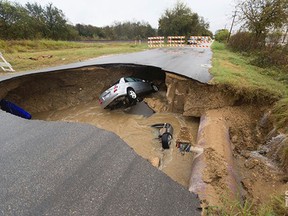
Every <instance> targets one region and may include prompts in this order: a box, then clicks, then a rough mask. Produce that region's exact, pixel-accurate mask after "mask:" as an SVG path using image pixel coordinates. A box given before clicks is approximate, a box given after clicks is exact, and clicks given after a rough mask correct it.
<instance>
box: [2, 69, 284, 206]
mask: <svg viewBox="0 0 288 216" xmlns="http://www.w3.org/2000/svg"><path fill="white" fill-rule="evenodd" d="M122 76H136V77H139V78H143V79H147V78H148V79H150V80H151V81H153V82H154V83H155V84H157V85H158V86H159V87H160V91H159V92H158V93H154V94H152V95H149V96H148V97H146V98H145V100H144V101H145V102H146V103H147V104H148V105H149V107H150V108H152V109H153V110H154V111H155V114H153V115H152V116H150V117H145V116H143V115H139V114H138V115H137V114H136V115H132V114H129V113H127V111H126V110H124V109H118V110H113V111H109V110H103V109H101V108H100V107H99V105H98V96H99V94H100V93H101V92H102V91H103V90H104V89H106V88H107V87H109V86H110V85H111V84H112V83H113V82H115V81H116V80H117V79H119V78H120V77H122ZM0 98H5V99H8V100H10V101H12V102H14V103H16V104H18V105H20V106H21V107H23V108H25V109H26V110H27V111H29V112H31V113H32V114H33V118H34V119H43V120H49V121H55V120H57V121H71V122H85V123H89V124H92V125H95V126H97V127H100V128H103V129H106V130H109V131H113V132H114V133H116V134H117V135H118V136H120V137H121V138H122V139H123V140H124V141H125V142H127V144H129V145H130V146H131V148H133V149H134V150H135V151H136V152H137V153H138V154H139V155H141V156H142V157H143V158H145V159H147V160H149V161H150V162H151V163H152V164H154V165H155V166H156V167H158V168H159V169H161V170H162V171H163V172H165V173H166V174H167V175H168V176H170V177H171V178H172V179H174V180H175V181H177V182H179V183H180V184H182V185H183V186H185V187H187V188H188V186H189V185H191V184H192V185H193V184H195V182H189V181H190V175H191V174H193V173H191V172H192V170H195V168H193V164H195V161H196V162H197V160H198V161H199V160H200V162H201V163H202V164H204V165H205V166H203V167H201V166H198V170H197V169H196V171H195V172H198V173H199V175H197V176H196V177H195V178H196V179H197V178H198V180H200V179H201V181H202V183H203V184H204V185H205V186H206V187H207V188H208V189H209V193H208V194H206V195H208V198H207V199H206V198H205V199H206V200H203V202H205V203H206V204H207V205H216V204H217V205H218V204H220V205H221V200H220V199H219V197H223V196H226V197H229V195H227V193H228V194H229V193H231V187H230V186H231V184H232V185H233V188H234V189H235V191H236V192H233V193H234V195H237V199H239V200H241V201H243V200H245V199H252V200H253V201H254V202H255V203H256V204H258V203H263V202H264V203H265V202H266V201H267V200H268V199H269V197H270V196H271V195H273V194H284V193H285V191H286V190H288V185H287V179H288V178H287V173H285V172H284V170H283V169H282V168H281V167H279V164H277V161H275V160H274V159H273V157H269V154H263V151H262V150H261V147H262V146H266V144H267V142H268V143H269V139H271V137H267V134H268V133H269V132H270V131H271V130H273V125H271V123H270V121H269V115H268V114H269V107H271V105H272V104H268V101H266V102H263V101H262V102H261V101H257V100H255V101H245V95H239V94H237V93H235V92H229V91H227V90H226V89H225V88H223V87H221V88H219V87H218V86H215V85H207V84H201V83H199V82H197V81H194V80H191V79H187V78H184V77H180V76H177V75H174V74H171V73H167V72H165V71H161V70H160V69H159V68H153V67H143V66H135V65H128V66H127V65H124V66H123V65H122V66H117V65H112V66H111V65H110V66H109V67H108V66H105V67H87V68H81V69H74V70H66V71H59V72H54V73H47V74H45V73H43V74H36V75H30V76H29V77H28V76H27V77H22V78H19V79H16V80H9V81H6V82H3V83H1V84H0ZM267 113H268V114H267ZM201 116H206V119H210V120H211V121H210V123H211V125H210V126H211V127H210V126H209V127H207V129H206V130H205V131H204V132H203V133H204V134H202V135H201V136H202V137H205V140H206V143H209V145H208V144H207V145H206V146H205V145H204V146H201V145H200V144H199V142H200V141H199V136H198V135H199V134H197V131H198V126H199V118H200V117H201ZM267 116H268V117H267ZM163 122H169V123H170V124H172V125H173V127H174V139H173V143H172V145H171V149H169V150H165V151H163V150H162V148H161V144H160V143H159V141H158V140H157V135H158V134H157V131H156V130H155V129H153V128H151V127H150V125H152V124H154V123H163ZM181 127H187V128H188V129H189V132H190V135H191V143H192V145H193V147H195V149H196V151H195V152H194V153H185V154H184V155H182V154H181V153H180V152H179V151H178V149H177V148H176V147H175V140H176V139H177V136H179V131H180V129H181ZM223 134H224V135H225V136H221V135H223ZM197 136H198V140H197ZM274 136H277V133H275V135H274ZM222 140H223V142H222ZM222 143H228V144H229V149H230V148H231V156H229V155H230V154H229V152H228V148H227V146H224V145H222ZM228 144H227V145H228ZM195 149H194V150H195ZM199 149H204V154H202V155H201V156H199V157H197V159H194V157H195V155H198V154H197V151H198V150H199ZM229 151H230V150H229ZM198 152H199V151H198ZM201 163H200V164H201ZM199 167H200V168H199ZM231 167H232V168H233V169H232V171H233V172H231ZM231 179H233V180H231ZM196 183H197V182H196ZM234 189H233V190H234ZM238 192H239V193H238Z"/></svg>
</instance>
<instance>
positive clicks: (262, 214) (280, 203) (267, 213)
mask: <svg viewBox="0 0 288 216" xmlns="http://www.w3.org/2000/svg"><path fill="white" fill-rule="evenodd" d="M203 215H206V216H278V215H288V208H287V207H286V206H285V196H284V194H281V195H274V196H271V198H270V200H268V201H267V202H266V203H264V204H261V205H260V206H256V205H255V204H254V203H253V202H252V201H250V200H245V201H244V203H243V204H242V203H241V202H240V201H231V200H229V199H227V200H226V202H224V203H223V207H214V206H212V207H208V208H207V209H206V210H205V211H204V213H203Z"/></svg>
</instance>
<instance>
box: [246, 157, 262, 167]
mask: <svg viewBox="0 0 288 216" xmlns="http://www.w3.org/2000/svg"><path fill="white" fill-rule="evenodd" d="M257 165H259V160H257V159H248V160H246V161H245V163H244V166H245V167H246V168H248V169H253V168H254V167H255V166H257Z"/></svg>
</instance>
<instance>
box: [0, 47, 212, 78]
mask: <svg viewBox="0 0 288 216" xmlns="http://www.w3.org/2000/svg"><path fill="white" fill-rule="evenodd" d="M211 58H212V51H211V49H210V48H191V47H177V48H176V47H173V48H159V49H151V50H146V51H143V52H136V53H129V54H121V55H111V56H104V57H99V58H95V59H91V60H88V61H83V62H78V63H73V64H68V65H62V66H57V67H52V68H46V69H42V70H37V71H30V72H25V73H17V74H16V76H19V75H27V74H33V73H41V72H52V71H58V70H65V69H71V68H80V67H85V66H91V65H105V64H137V65H147V66H154V67H159V68H161V69H162V70H164V71H168V72H172V73H176V74H179V75H183V76H186V77H189V78H192V79H194V80H198V81H199V82H202V83H207V82H209V81H210V80H211V79H212V76H211V74H210V73H209V68H210V67H211ZM14 76H15V75H13V74H12V75H7V76H3V77H2V79H7V78H12V77H14ZM0 81H1V78H0Z"/></svg>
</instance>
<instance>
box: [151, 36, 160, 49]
mask: <svg viewBox="0 0 288 216" xmlns="http://www.w3.org/2000/svg"><path fill="white" fill-rule="evenodd" d="M148 46H149V47H164V37H162V36H161V37H148Z"/></svg>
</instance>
